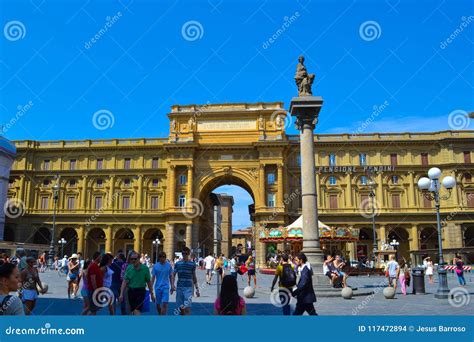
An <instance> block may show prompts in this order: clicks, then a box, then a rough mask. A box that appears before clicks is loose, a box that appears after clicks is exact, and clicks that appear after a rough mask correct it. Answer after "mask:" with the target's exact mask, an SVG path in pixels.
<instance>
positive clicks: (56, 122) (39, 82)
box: [0, 0, 474, 221]
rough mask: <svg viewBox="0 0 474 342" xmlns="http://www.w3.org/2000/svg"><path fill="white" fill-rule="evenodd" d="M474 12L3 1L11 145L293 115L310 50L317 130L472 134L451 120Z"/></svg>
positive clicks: (468, 82)
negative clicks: (175, 121) (270, 108)
mask: <svg viewBox="0 0 474 342" xmlns="http://www.w3.org/2000/svg"><path fill="white" fill-rule="evenodd" d="M114 16H115V17H114ZM473 16H474V10H473V5H472V2H471V1H468V0H458V1H427V0H420V1H408V0H390V1H382V0H377V1H376V0H372V1H369V0H365V1H362V0H360V1H344V0H341V1H337V2H336V1H316V0H312V1H309V0H288V1H281V0H280V1H278V0H273V1H250V0H240V1H237V0H226V1H222V0H209V1H208V0H202V1H198V0H192V1H191V0H187V1H186V0H182V1H166V0H160V1H150V0H147V1H145V0H133V1H132V0H120V1H119V0H114V1H112V0H110V1H109V0H101V1H75V0H68V1H65V0H64V1H59V0H31V1H30V0H1V1H0V20H1V25H2V27H3V30H2V31H3V32H2V33H3V35H2V36H0V82H1V88H0V123H2V124H3V125H4V129H3V132H4V135H5V136H6V137H7V138H10V139H39V140H49V139H100V138H128V137H165V136H167V134H168V127H169V125H168V119H167V117H166V114H167V113H168V111H169V108H170V106H171V105H172V104H191V103H198V104H205V103H208V102H211V103H219V102H258V101H283V102H284V103H285V105H288V103H289V100H290V99H291V97H292V96H294V95H296V88H295V85H294V80H293V76H294V70H295V65H296V62H297V57H298V55H300V54H304V55H305V56H306V65H307V68H308V70H309V71H310V72H314V73H315V74H316V81H315V85H314V93H315V94H317V95H321V96H323V98H324V99H325V105H324V108H323V110H322V112H321V115H320V121H319V124H318V127H317V132H319V133H341V132H349V133H351V132H354V131H355V130H357V129H358V128H359V127H360V126H361V123H362V122H365V121H366V120H367V119H368V118H372V119H371V120H370V124H369V125H367V127H365V126H364V132H374V131H431V130H444V129H459V128H463V129H469V128H470V129H472V128H473V127H474V124H473V123H472V122H469V121H463V120H461V122H455V123H453V121H452V120H450V119H449V118H450V116H449V115H450V113H452V112H453V111H462V110H464V111H471V110H473V109H474V96H473V94H474V91H473V90H474V89H473V87H474V77H473V76H474V65H473V60H474V59H473V56H474V34H473V33H474V17H473ZM107 23H108V24H109V25H108V26H107ZM105 27H107V30H106V32H102V33H100V32H101V29H102V31H103V30H104V28H105ZM186 27H190V29H189V31H187V30H186ZM193 28H194V29H195V30H194V31H193ZM194 34H195V35H194ZM95 35H97V37H99V38H98V39H96V41H95V42H91V39H92V38H93V37H94V36H95ZM448 38H449V39H450V41H449V42H448ZM270 40H271V41H270ZM382 104H385V105H384V109H383V110H382V111H380V112H377V115H375V116H374V115H373V111H374V106H381V105H382ZM19 108H22V109H20V110H21V111H22V112H21V115H20V117H19V116H18V114H17V112H18V111H19ZM25 108H27V109H25ZM99 110H107V111H109V112H110V113H111V114H110V115H111V116H113V125H109V126H110V127H109V126H108V127H107V129H97V128H96V126H97V125H94V124H93V116H94V113H96V112H97V111H99ZM455 113H457V112H455ZM12 118H15V120H14V122H13V124H12ZM7 123H10V124H8V125H7ZM5 125H7V127H6V126H5ZM101 128H103V127H101ZM288 133H293V134H295V133H296V131H295V130H294V128H293V127H290V128H288ZM234 221H235V220H234Z"/></svg>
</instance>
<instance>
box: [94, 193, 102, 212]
mask: <svg viewBox="0 0 474 342" xmlns="http://www.w3.org/2000/svg"><path fill="white" fill-rule="evenodd" d="M94 202H95V209H101V208H102V196H96V197H95V200H94Z"/></svg>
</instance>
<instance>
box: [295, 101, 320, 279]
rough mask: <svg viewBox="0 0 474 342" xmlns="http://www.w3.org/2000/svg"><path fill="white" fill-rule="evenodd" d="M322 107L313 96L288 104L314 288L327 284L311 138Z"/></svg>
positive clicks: (304, 246)
mask: <svg viewBox="0 0 474 342" xmlns="http://www.w3.org/2000/svg"><path fill="white" fill-rule="evenodd" d="M322 104H323V99H322V98H321V97H314V96H304V97H297V98H293V99H292V100H291V104H290V112H291V115H293V116H296V118H297V122H296V123H297V127H298V130H299V131H300V150H301V191H302V193H301V196H302V205H303V252H304V253H305V254H306V256H307V258H308V261H309V262H310V263H311V266H312V267H313V270H314V274H315V275H318V277H316V284H315V285H322V284H323V283H324V284H326V285H327V283H328V282H327V279H322V278H323V277H324V275H323V274H322V263H323V261H324V255H323V252H322V250H321V245H320V241H319V227H318V206H317V194H316V180H315V160H314V135H313V130H314V128H315V125H316V123H317V118H318V115H319V111H320V110H321V107H322ZM319 276H320V277H319ZM319 279H321V283H320V284H318V283H319Z"/></svg>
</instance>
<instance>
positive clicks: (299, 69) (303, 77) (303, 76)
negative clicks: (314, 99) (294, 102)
mask: <svg viewBox="0 0 474 342" xmlns="http://www.w3.org/2000/svg"><path fill="white" fill-rule="evenodd" d="M298 61H299V63H298V65H297V66H296V74H295V81H296V86H297V87H298V96H312V95H313V92H312V91H311V87H312V85H313V82H314V77H315V75H314V74H308V71H307V70H306V66H305V65H304V57H303V56H300V57H299V58H298Z"/></svg>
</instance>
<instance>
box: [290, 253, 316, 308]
mask: <svg viewBox="0 0 474 342" xmlns="http://www.w3.org/2000/svg"><path fill="white" fill-rule="evenodd" d="M307 261H308V259H307V258H306V255H305V254H304V253H298V255H297V256H296V263H297V264H298V266H299V269H300V280H299V281H298V285H297V287H296V289H295V290H294V291H293V296H294V297H296V308H295V312H294V313H293V315H296V316H300V315H302V314H303V313H305V312H307V313H308V314H309V315H311V316H315V315H317V313H316V309H315V308H314V304H313V303H314V302H316V294H315V293H314V289H313V279H312V275H313V271H312V270H311V268H310V267H311V266H310V265H309V264H308V263H307Z"/></svg>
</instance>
